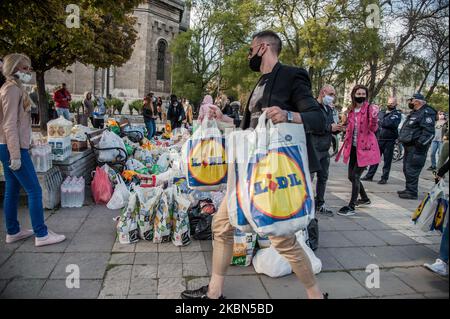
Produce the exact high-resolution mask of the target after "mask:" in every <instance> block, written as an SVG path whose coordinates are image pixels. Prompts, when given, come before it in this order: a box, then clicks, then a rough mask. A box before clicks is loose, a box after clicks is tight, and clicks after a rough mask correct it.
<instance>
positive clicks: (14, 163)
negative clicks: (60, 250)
mask: <svg viewBox="0 0 450 319" xmlns="http://www.w3.org/2000/svg"><path fill="white" fill-rule="evenodd" d="M3 72H4V74H5V77H6V82H5V84H4V85H3V86H2V88H1V89H0V160H1V162H2V164H3V169H4V174H5V181H6V184H5V199H4V203H3V213H4V214H5V219H4V220H5V224H6V231H7V235H6V243H7V244H10V243H14V242H17V241H19V240H22V239H25V238H28V237H30V236H32V235H33V234H34V235H35V236H36V238H35V246H37V247H40V246H45V245H51V244H56V243H59V242H62V241H63V240H65V236H64V235H58V234H55V233H54V232H52V231H50V230H49V229H47V226H46V225H45V222H44V209H43V206H42V189H41V186H40V185H39V181H38V178H37V175H36V172H35V170H34V166H33V162H32V161H31V157H30V154H29V148H30V141H31V138H30V137H31V102H30V100H29V97H28V94H27V93H26V91H25V89H24V87H23V83H28V82H30V80H31V62H30V59H29V58H28V57H27V56H26V55H23V54H18V53H13V54H9V55H7V56H5V58H4V66H3ZM21 187H22V188H23V189H24V190H25V192H26V193H27V196H28V208H29V211H30V217H31V224H32V225H33V230H26V229H21V228H20V224H19V221H18V220H17V213H18V212H17V208H18V204H19V193H20V189H21Z"/></svg>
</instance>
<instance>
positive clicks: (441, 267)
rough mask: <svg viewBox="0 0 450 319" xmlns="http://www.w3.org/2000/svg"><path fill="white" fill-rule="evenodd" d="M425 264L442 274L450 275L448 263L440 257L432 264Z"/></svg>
mask: <svg viewBox="0 0 450 319" xmlns="http://www.w3.org/2000/svg"><path fill="white" fill-rule="evenodd" d="M424 266H425V267H426V268H428V269H429V270H431V271H432V272H435V273H437V274H439V275H441V276H445V277H446V276H448V265H447V264H446V263H445V262H443V261H442V260H440V259H436V262H435V263H434V264H432V265H429V264H425V265H424Z"/></svg>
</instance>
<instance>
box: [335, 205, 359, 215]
mask: <svg viewBox="0 0 450 319" xmlns="http://www.w3.org/2000/svg"><path fill="white" fill-rule="evenodd" d="M337 214H338V215H340V216H353V215H355V214H356V212H355V208H354V207H351V206H344V207H342V208H341V209H340V210H339V211H338V212H337Z"/></svg>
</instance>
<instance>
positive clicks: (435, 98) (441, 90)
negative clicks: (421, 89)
mask: <svg viewBox="0 0 450 319" xmlns="http://www.w3.org/2000/svg"><path fill="white" fill-rule="evenodd" d="M428 104H430V105H431V106H433V107H434V108H435V109H436V110H438V111H444V112H447V113H448V104H449V95H448V86H445V85H439V86H437V87H436V89H435V90H434V94H433V95H432V96H431V97H430V99H429V100H428Z"/></svg>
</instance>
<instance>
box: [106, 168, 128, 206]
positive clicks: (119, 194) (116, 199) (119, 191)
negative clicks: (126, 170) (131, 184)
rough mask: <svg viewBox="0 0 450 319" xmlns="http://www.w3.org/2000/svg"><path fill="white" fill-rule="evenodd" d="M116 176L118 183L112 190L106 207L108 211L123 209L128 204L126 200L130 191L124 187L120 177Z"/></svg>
mask: <svg viewBox="0 0 450 319" xmlns="http://www.w3.org/2000/svg"><path fill="white" fill-rule="evenodd" d="M117 176H118V183H117V185H116V187H115V188H114V193H113V194H112V197H111V199H110V200H109V202H108V204H106V207H108V208H109V209H121V208H124V207H125V206H126V205H127V204H128V199H129V198H130V191H129V190H128V188H127V185H125V183H124V181H123V179H122V177H120V175H117Z"/></svg>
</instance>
